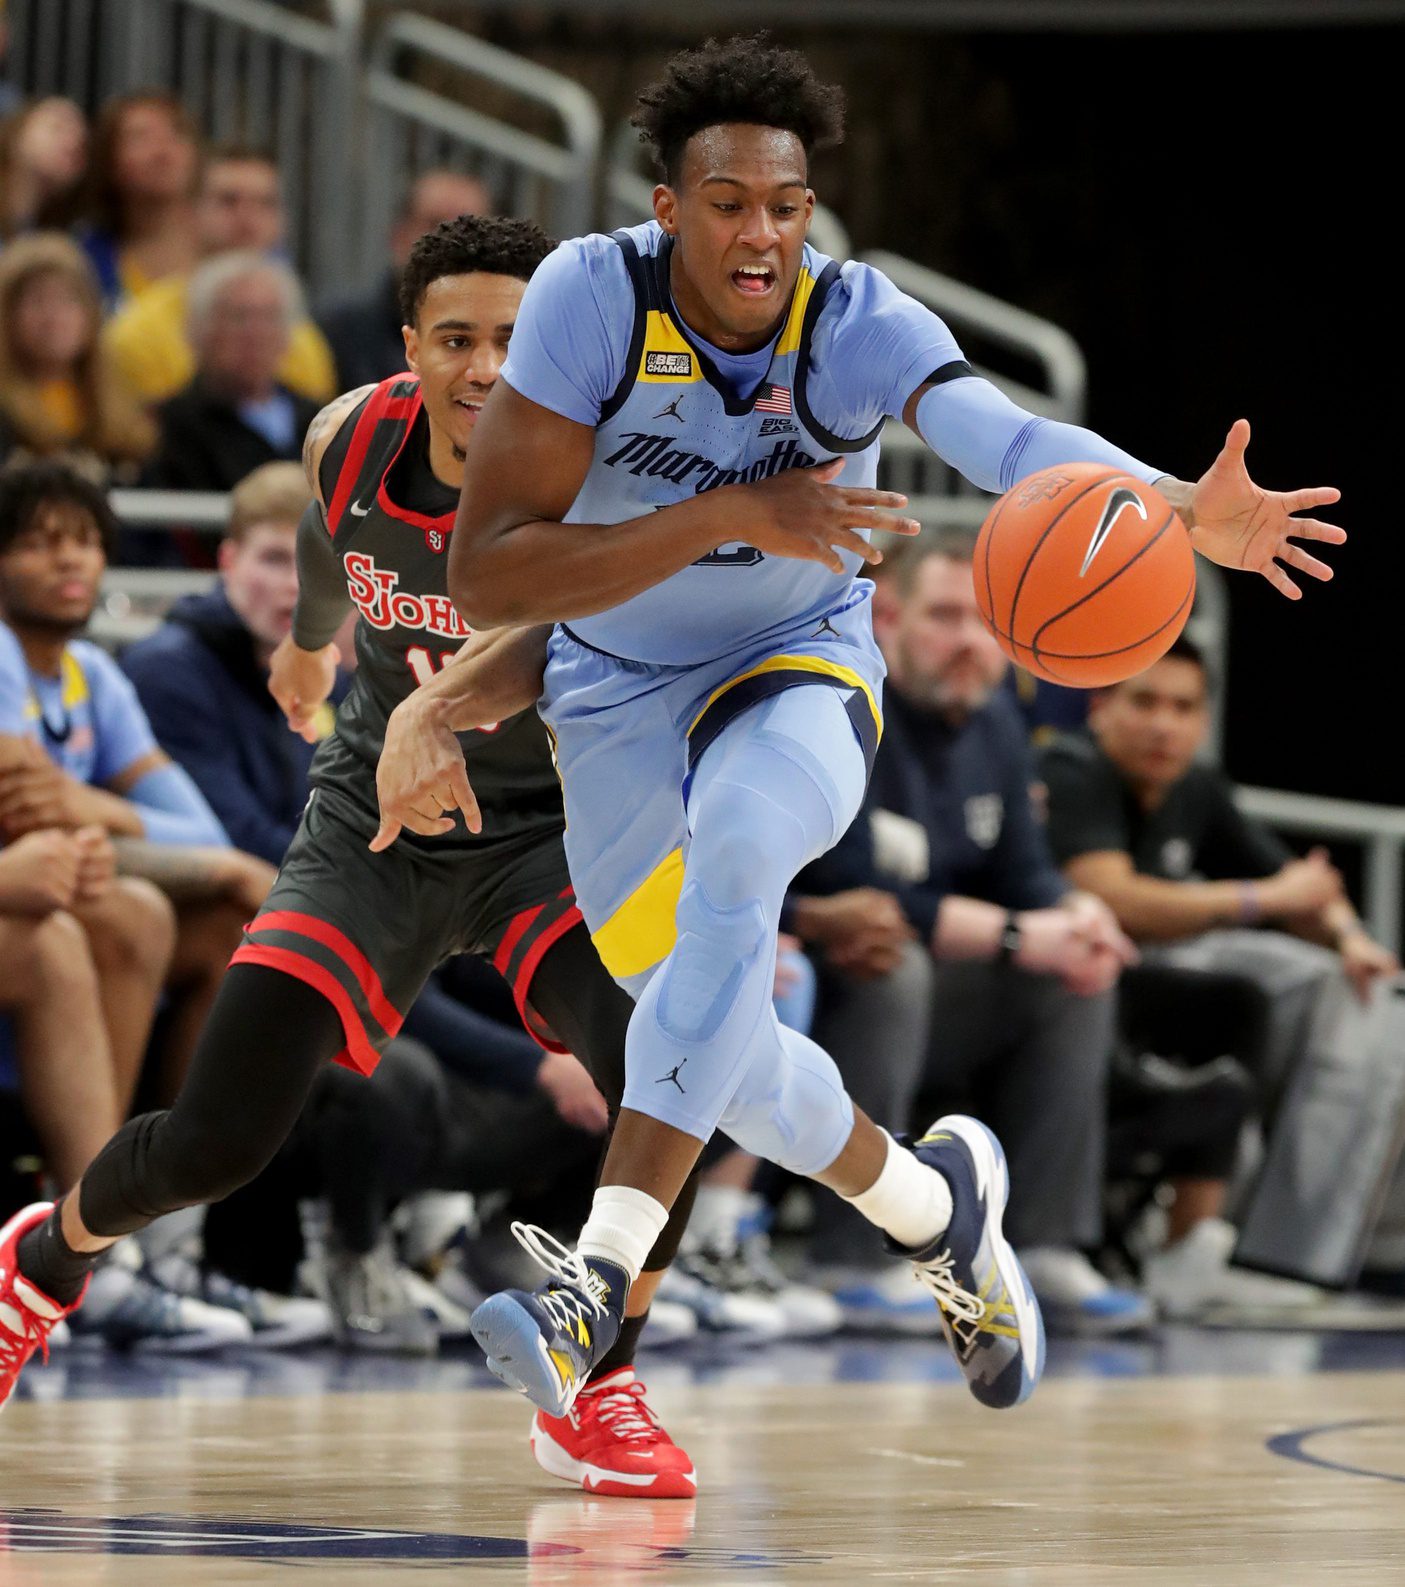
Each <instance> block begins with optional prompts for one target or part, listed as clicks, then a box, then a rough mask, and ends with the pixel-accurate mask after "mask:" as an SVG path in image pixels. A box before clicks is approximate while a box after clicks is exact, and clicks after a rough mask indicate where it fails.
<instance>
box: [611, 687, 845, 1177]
mask: <svg viewBox="0 0 1405 1587" xmlns="http://www.w3.org/2000/svg"><path fill="white" fill-rule="evenodd" d="M802 697H804V698H803V699H802ZM863 785H864V765H863V753H862V750H861V749H860V746H859V744H858V741H857V739H856V738H855V736H854V731H853V728H852V727H851V726H850V724H849V720H848V717H847V716H846V715H845V712H844V708H843V704H842V702H841V701H840V699H839V698H838V696H837V695H835V694H834V693H833V692H832V691H831V690H828V689H822V688H805V689H796V690H792V691H790V692H788V693H787V694H782V695H780V696H778V697H776V698H775V699H772V700H768V701H766V702H764V703H763V704H761V705H759V706H757V707H756V709H755V710H753V711H748V712H747V713H746V714H745V715H744V716H742V717H739V718H738V719H737V720H736V721H735V722H734V723H732V724H730V725H729V726H728V727H727V728H726V730H725V731H724V732H723V733H722V734H721V735H720V736H719V738H718V739H717V741H716V743H714V744H713V745H712V746H711V747H710V748H709V749H708V750H707V752H706V753H705V754H704V756H703V757H702V760H701V762H700V763H699V766H698V768H697V772H696V774H695V777H694V780H693V786H692V790H691V796H690V799H689V811H688V813H689V819H690V825H691V827H692V840H691V843H690V845H689V851H688V857H687V862H686V867H685V873H684V884H683V891H682V895H681V897H680V899H679V904H678V914H677V922H678V938H677V941H676V943H675V945H674V947H673V950H672V952H671V953H670V954H669V956H668V958H667V959H666V960H665V961H664V963H663V964H662V965H661V966H660V968H659V970H658V971H657V973H656V974H655V975H654V976H653V977H652V979H651V980H650V981H649V983H648V985H647V986H646V987H645V988H644V989H643V991H642V993H641V995H640V998H639V1006H638V1008H637V1009H636V1011H635V1016H634V1018H633V1019H632V1020H631V1021H630V1027H629V1037H628V1041H627V1043H626V1049H625V1069H626V1076H627V1079H626V1085H625V1094H624V1106H625V1107H627V1108H630V1109H633V1110H636V1111H638V1112H641V1113H646V1114H648V1115H649V1116H651V1117H653V1118H656V1119H660V1120H662V1121H663V1122H664V1123H666V1124H671V1125H673V1126H674V1127H675V1128H676V1129H681V1130H684V1131H685V1132H687V1133H688V1134H690V1135H695V1136H697V1137H698V1138H699V1139H700V1140H707V1139H708V1138H709V1137H710V1136H711V1134H712V1132H713V1130H714V1129H715V1128H716V1126H717V1123H718V1120H719V1119H720V1118H721V1117H722V1115H723V1113H724V1111H726V1112H727V1113H728V1116H729V1117H735V1118H736V1119H737V1120H738V1121H739V1126H740V1128H742V1129H754V1130H755V1131H756V1132H757V1138H758V1139H761V1138H763V1137H764V1139H765V1140H766V1141H767V1143H768V1145H770V1146H771V1147H773V1148H774V1149H773V1150H768V1151H767V1152H766V1153H765V1155H767V1156H771V1157H772V1158H773V1160H776V1161H781V1162H784V1163H785V1164H786V1166H794V1167H796V1168H797V1170H798V1171H799V1172H807V1171H808V1172H813V1171H814V1169H815V1168H816V1167H820V1168H822V1167H824V1166H826V1165H827V1164H828V1163H829V1162H831V1161H832V1160H833V1158H834V1156H836V1155H837V1153H838V1149H839V1146H842V1144H843V1140H844V1138H846V1137H847V1134H848V1130H849V1128H850V1126H851V1124H852V1117H853V1113H852V1108H851V1107H850V1106H849V1104H848V1101H847V1098H846V1097H845V1095H844V1090H843V1085H842V1082H840V1080H839V1076H838V1072H837V1070H835V1068H834V1065H833V1063H832V1062H831V1061H830V1059H829V1058H828V1057H827V1056H826V1055H825V1054H824V1053H823V1052H821V1050H820V1049H819V1048H818V1047H815V1046H814V1044H813V1043H805V1045H804V1049H803V1050H802V1051H801V1061H800V1062H799V1063H798V1064H797V1063H796V1062H793V1061H792V1058H791V1055H790V1053H791V1049H790V1046H789V1043H788V1041H787V1037H788V1035H789V1034H790V1033H783V1032H782V1031H781V1027H780V1025H779V1023H778V1022H777V1020H776V1017H775V1014H774V1011H773V1009H772V1007H771V990H772V982H773V979H774V974H775V957H776V932H777V928H778V922H779V919H780V910H781V904H782V902H783V901H784V898H785V892H786V889H787V888H788V887H789V885H790V883H791V881H792V879H793V878H794V876H795V873H796V872H797V871H798V870H799V869H800V867H801V866H802V865H804V864H806V863H807V862H808V861H809V860H811V859H813V858H814V857H815V856H817V855H819V854H821V853H823V852H824V850H825V849H827V848H828V847H829V846H830V845H831V844H832V843H833V842H834V841H835V839H836V838H837V837H838V836H839V834H840V833H841V832H842V831H843V830H844V828H845V826H847V825H848V823H849V822H850V821H851V820H852V819H853V816H854V812H855V811H856V810H857V808H858V806H859V803H860V802H861V800H862V797H863ZM800 1040H803V1038H800ZM733 1104H734V1105H733ZM777 1114H778V1115H779V1116H776V1115H777ZM812 1115H813V1117H812ZM836 1131H838V1132H839V1142H838V1145H835V1144H834V1141H833V1137H834V1135H835V1133H836ZM738 1138H740V1137H738ZM753 1149H755V1150H761V1148H760V1147H756V1148H753ZM826 1153H828V1155H825V1154H826ZM777 1154H779V1155H777ZM802 1159H803V1161H801V1160H802Z"/></svg>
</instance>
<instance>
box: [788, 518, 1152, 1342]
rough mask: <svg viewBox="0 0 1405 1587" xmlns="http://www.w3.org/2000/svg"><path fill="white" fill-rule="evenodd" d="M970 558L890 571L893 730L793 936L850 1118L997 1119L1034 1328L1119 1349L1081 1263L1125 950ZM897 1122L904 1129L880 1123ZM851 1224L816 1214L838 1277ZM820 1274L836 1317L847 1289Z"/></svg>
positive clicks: (951, 555)
mask: <svg viewBox="0 0 1405 1587" xmlns="http://www.w3.org/2000/svg"><path fill="white" fill-rule="evenodd" d="M972 546H973V537H972V536H971V535H970V534H969V533H967V532H965V531H959V530H946V529H938V530H929V531H927V532H926V533H925V534H924V535H923V537H922V539H921V540H920V541H917V542H914V543H913V544H912V545H911V546H905V547H903V548H902V551H901V552H899V553H898V554H896V555H894V554H893V553H889V554H888V557H887V559H886V560H885V563H884V565H883V570H882V572H881V574H880V578H881V584H880V598H879V599H878V600H876V602H875V632H876V634H877V636H878V639H879V642H880V644H881V645H882V647H883V651H884V656H885V659H886V660H887V663H888V683H887V688H886V690H885V694H884V714H885V719H886V720H885V730H884V735H883V740H882V743H881V744H880V746H879V750H878V755H877V759H876V762H875V766H874V772H873V781H872V785H871V787H870V790H869V800H868V804H867V805H866V806H865V809H864V811H863V812H862V813H861V815H860V817H859V819H858V820H857V821H856V822H855V823H854V825H853V827H852V828H851V829H850V832H849V834H848V835H847V836H846V838H845V839H844V840H842V842H841V843H840V844H839V846H838V847H837V848H835V849H834V850H832V851H831V852H830V853H829V854H828V855H826V856H825V857H824V859H822V860H821V861H819V862H817V864H816V865H814V866H812V867H811V868H810V869H809V870H808V871H806V872H802V873H801V876H800V877H799V879H798V881H797V884H796V888H795V889H794V891H793V896H792V900H791V907H790V910H789V914H788V919H787V925H788V926H789V928H790V929H792V930H794V931H795V932H796V933H797V934H798V935H799V936H801V938H802V939H803V940H806V941H807V942H808V944H809V945H810V946H811V948H812V950H813V951H816V956H817V957H818V958H819V959H820V962H821V968H822V979H823V983H824V995H823V996H822V999H821V1014H820V1021H821V1024H820V1026H819V1027H817V1034H819V1032H820V1031H822V1032H823V1035H822V1037H821V1039H823V1040H824V1041H825V1042H826V1045H827V1048H828V1050H829V1051H830V1052H831V1053H833V1055H834V1057H835V1060H836V1062H837V1063H838V1064H839V1067H840V1070H841V1073H842V1074H843V1075H844V1078H845V1082H846V1084H847V1085H848V1086H849V1088H850V1090H851V1091H852V1093H853V1095H854V1096H855V1098H856V1099H857V1100H858V1102H859V1105H860V1106H862V1107H865V1108H867V1109H869V1111H871V1112H873V1113H874V1116H875V1117H877V1118H879V1119H880V1122H883V1123H886V1124H890V1125H892V1126H893V1127H900V1126H907V1125H909V1124H910V1123H911V1122H912V1119H913V1118H918V1117H925V1111H924V1110H926V1109H928V1108H929V1106H932V1105H936V1106H937V1107H938V1111H939V1112H940V1111H944V1110H945V1109H946V1107H947V1106H948V1105H950V1106H952V1107H960V1108H962V1109H966V1110H970V1111H975V1112H978V1113H979V1114H980V1116H981V1117H983V1118H988V1119H990V1120H991V1122H992V1127H993V1128H994V1129H996V1130H997V1131H998V1132H999V1134H1000V1137H1001V1140H1002V1141H1003V1142H1004V1144H1005V1148H1006V1152H1007V1155H1008V1156H1009V1158H1010V1162H1011V1184H1012V1192H1011V1199H1010V1206H1009V1211H1008V1213H1007V1224H1008V1227H1009V1229H1010V1231H1011V1233H1010V1239H1011V1241H1012V1243H1014V1244H1015V1245H1016V1247H1017V1249H1018V1250H1019V1253H1020V1260H1021V1261H1022V1262H1023V1263H1024V1264H1025V1269H1026V1271H1027V1272H1028V1274H1029V1277H1030V1282H1031V1284H1032V1285H1033V1286H1034V1289H1035V1292H1036V1293H1037V1294H1038V1296H1039V1299H1040V1304H1041V1306H1042V1307H1043V1309H1044V1316H1045V1321H1046V1323H1047V1324H1048V1326H1049V1327H1050V1328H1051V1329H1058V1330H1061V1331H1065V1332H1080V1333H1116V1332H1122V1331H1126V1330H1129V1329H1133V1328H1137V1327H1141V1326H1143V1325H1145V1323H1146V1322H1147V1321H1148V1320H1149V1316H1150V1312H1149V1308H1148V1306H1147V1304H1146V1302H1145V1301H1144V1300H1143V1299H1142V1297H1140V1296H1138V1295H1135V1294H1132V1293H1130V1292H1128V1291H1125V1290H1119V1289H1115V1288H1113V1287H1112V1286H1110V1285H1109V1284H1107V1282H1106V1281H1105V1280H1104V1279H1103V1278H1102V1277H1101V1275H1099V1274H1098V1273H1097V1271H1096V1270H1095V1269H1094V1268H1093V1267H1092V1266H1091V1264H1090V1263H1089V1262H1088V1261H1087V1259H1086V1257H1085V1256H1084V1255H1083V1251H1084V1250H1085V1249H1088V1248H1092V1247H1095V1246H1096V1245H1097V1244H1098V1243H1099V1239H1100V1236H1101V1194H1102V1166H1103V1145H1104V1135H1105V1111H1104V1107H1105V1105H1104V1091H1105V1082H1106V1078H1107V1067H1108V1063H1109V1060H1110V1057H1111V1052H1112V1046H1113V1026H1114V1013H1115V1010H1114V994H1113V990H1112V989H1113V987H1114V985H1115V983H1116V981H1117V979H1118V976H1119V974H1120V972H1121V970H1122V968H1123V966H1124V965H1125V964H1126V963H1128V962H1130V960H1131V959H1132V958H1133V957H1135V950H1134V949H1133V947H1132V944H1131V943H1130V942H1129V940H1128V939H1127V937H1126V936H1125V935H1124V934H1123V932H1122V931H1121V929H1120V928H1119V926H1118V925H1117V922H1116V920H1115V918H1114V916H1113V914H1112V912H1111V910H1109V909H1108V908H1107V906H1106V905H1105V904H1104V903H1103V902H1102V901H1101V900H1099V899H1097V898H1094V897H1093V896H1091V895H1090V894H1087V893H1083V892H1079V891H1076V890H1071V889H1070V887H1069V884H1068V882H1067V881H1066V880H1065V879H1064V877H1063V876H1061V875H1060V873H1059V870H1058V868H1057V866H1056V865H1055V863H1054V860H1053V857H1052V855H1051V854H1050V852H1049V848H1048V844H1047V841H1046V839H1045V836H1044V832H1043V828H1042V824H1041V820H1040V816H1039V812H1038V811H1037V809H1036V807H1035V804H1034V801H1033V798H1032V796H1031V782H1032V778H1033V767H1032V763H1031V758H1030V753H1029V749H1028V745H1027V739H1026V733H1025V728H1024V724H1023V721H1022V719H1021V717H1020V715H1019V712H1018V709H1017V707H1016V706H1015V705H1014V703H1013V701H1012V700H1011V698H1010V697H1009V696H1008V695H1007V694H1006V693H1005V692H1004V691H1003V690H1001V689H1000V687H999V686H1000V683H1001V681H1002V679H1003V677H1004V674H1005V667H1006V664H1005V660H1004V657H1003V655H1002V654H1001V652H1000V650H999V648H998V647H997V646H996V644H995V641H994V640H993V639H992V638H991V637H990V636H989V634H988V633H987V632H986V630H985V629H984V627H983V626H982V624H981V620H980V616H979V613H978V611H977V609H976V604H975V593H974V588H973V584H972V577H971V553H972ZM904 939H905V940H904ZM884 977H886V978H887V979H886V982H885V980H884ZM900 985H901V987H902V993H901V997H902V1001H903V1004H904V1006H905V1007H906V1009H907V1011H908V1013H909V1015H910V1014H911V1011H912V1005H913V1003H914V1000H917V1001H920V1002H921V1004H922V1013H923V1019H922V1023H921V1027H920V1030H919V1031H918V1034H917V1037H916V1039H913V1036H912V1021H911V1019H910V1018H909V1019H907V1020H899V1019H896V1018H894V1016H893V1014H892V1013H890V1012H888V1011H886V1010H880V1009H879V1008H878V1007H877V1005H876V1003H875V999H876V998H877V997H879V996H880V995H881V994H882V993H883V991H884V990H885V987H886V988H887V989H889V991H890V995H891V996H892V997H893V998H894V999H896V998H897V997H898V995H899V986H900ZM870 1005H873V1006H872V1007H870ZM865 1010H867V1012H864V1011H865ZM875 1029H882V1030H883V1032H884V1040H883V1041H882V1042H881V1043H876V1042H874V1041H873V1039H872V1035H873V1031H874V1030H875ZM918 1096H920V1097H921V1098H922V1100H921V1102H920V1103H919V1104H917V1105H915V1106H914V1103H915V1099H916V1098H917V1097H918ZM894 1110H901V1111H902V1112H904V1113H905V1114H906V1115H907V1116H905V1117H899V1118H896V1119H893V1118H890V1117H885V1116H884V1113H885V1111H889V1112H891V1111H894ZM1016 1165H1018V1166H1016ZM844 1212H845V1209H843V1208H842V1207H839V1206H837V1205H832V1204H830V1202H829V1199H828V1198H825V1204H824V1206H823V1207H822V1208H821V1209H820V1211H819V1219H820V1224H821V1230H820V1234H819V1235H818V1236H817V1238H816V1240H815V1249H816V1251H817V1252H818V1251H825V1252H826V1253H827V1260H829V1261H831V1262H832V1261H833V1260H834V1257H833V1253H835V1252H841V1251H842V1252H845V1253H846V1254H847V1253H850V1252H854V1253H856V1252H857V1239H858V1235H859V1231H855V1239H854V1240H852V1241H851V1240H849V1239H848V1238H847V1234H848V1231H847V1230H846V1229H844V1228H843V1223H844ZM819 1276H820V1277H825V1278H828V1279H829V1280H830V1286H831V1287H832V1288H834V1289H835V1290H836V1293H837V1294H838V1295H839V1297H840V1300H841V1304H847V1302H846V1301H845V1295H846V1293H847V1290H848V1289H850V1288H855V1287H856V1284H857V1279H856V1276H855V1275H854V1274H842V1273H840V1274H832V1275H831V1274H824V1273H821V1274H820V1275H819ZM869 1282H870V1287H872V1286H873V1284H874V1281H873V1280H872V1279H870V1281H869ZM908 1287H909V1288H910V1287H911V1286H910V1285H909V1286H908ZM896 1300H897V1297H895V1301H896Z"/></svg>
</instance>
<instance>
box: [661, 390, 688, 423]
mask: <svg viewBox="0 0 1405 1587" xmlns="http://www.w3.org/2000/svg"><path fill="white" fill-rule="evenodd" d="M682 400H683V399H682V397H675V398H674V399H673V401H672V402H670V403H669V405H668V406H667V407H666V408H661V409H660V410H659V411H658V412H657V413H656V414H655V415H654V417H655V418H656V419H677V420H678V422H679V424H687V422H688V421H687V420H686V419H685V418H684V417H683V415H682V414H681V413H679V411H678V404H679V403H680V402H682Z"/></svg>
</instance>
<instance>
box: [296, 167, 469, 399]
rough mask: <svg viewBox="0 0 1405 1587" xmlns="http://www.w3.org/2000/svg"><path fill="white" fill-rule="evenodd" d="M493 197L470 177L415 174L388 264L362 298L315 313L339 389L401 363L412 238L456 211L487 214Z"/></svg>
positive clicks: (361, 383)
mask: <svg viewBox="0 0 1405 1587" xmlns="http://www.w3.org/2000/svg"><path fill="white" fill-rule="evenodd" d="M492 209H493V201H492V196H491V195H490V194H489V192H488V189H487V188H486V187H485V186H484V185H483V183H482V182H480V181H479V180H478V178H477V177H474V176H463V175H462V174H460V173H459V172H458V171H426V172H424V174H423V175H422V176H418V177H416V178H415V180H414V182H413V183H412V184H411V186H410V191H409V192H408V194H407V195H406V197H405V204H404V208H403V209H402V210H401V211H400V214H399V216H398V217H397V218H396V221H395V225H394V227H393V228H392V229H391V233H390V260H391V262H390V266H389V268H388V269H387V270H386V272H385V274H384V275H383V276H382V277H381V279H380V281H379V282H377V284H376V286H375V287H374V288H373V289H372V290H371V291H370V292H369V293H367V294H366V295H365V296H363V297H359V298H352V299H351V300H350V301H348V302H345V303H340V304H337V305H335V306H333V307H332V308H329V309H328V310H327V312H326V313H325V314H323V315H322V317H321V323H322V329H323V331H325V332H326V336H327V340H328V342H330V343H331V347H332V352H333V355H334V356H335V358H336V364H337V382H338V386H339V389H340V390H342V391H350V390H351V389H353V388H354V387H356V386H367V385H370V384H372V383H373V382H375V381H378V380H385V379H387V378H388V377H389V376H391V375H393V374H395V373H396V372H397V371H399V370H401V369H404V367H405V339H404V337H403V336H402V335H401V334H400V327H401V325H402V323H403V322H404V316H403V315H402V314H401V312H400V272H401V271H402V270H403V269H404V268H405V261H406V260H407V259H408V258H409V257H410V249H411V248H413V247H414V245H415V242H416V241H417V239H418V238H420V237H423V236H424V234H425V233H426V232H429V231H433V230H434V228H435V227H436V226H437V225H439V223H440V222H441V221H445V220H453V219H454V218H455V216H458V215H488V214H491V213H492Z"/></svg>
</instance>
